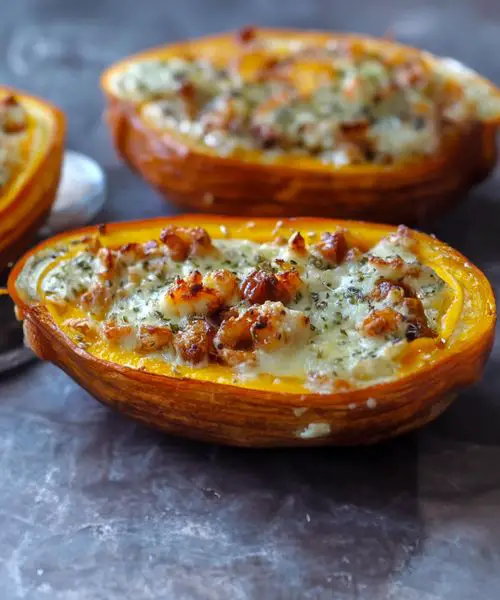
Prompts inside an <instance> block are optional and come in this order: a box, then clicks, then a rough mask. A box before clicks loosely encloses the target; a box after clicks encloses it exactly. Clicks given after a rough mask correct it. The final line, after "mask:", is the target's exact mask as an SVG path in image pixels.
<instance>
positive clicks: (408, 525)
mask: <svg viewBox="0 0 500 600" xmlns="http://www.w3.org/2000/svg"><path fill="white" fill-rule="evenodd" d="M1 6H2V16H1V19H0V56H1V57H2V59H1V60H0V81H3V82H6V83H10V84H16V85H19V86H20V87H22V88H25V89H27V90H31V91H33V92H37V93H39V94H41V95H44V96H46V97H48V98H51V99H52V100H54V101H55V102H57V103H58V104H59V105H60V106H61V107H62V108H63V109H65V110H66V111H67V113H68V116H69V120H70V125H69V140H68V144H69V146H70V147H72V148H75V149H77V150H81V151H84V152H87V153H89V154H90V155H92V156H93V157H95V158H96V159H98V160H99V161H100V162H101V163H102V164H103V165H104V167H105V168H106V170H107V173H108V177H109V183H110V198H109V202H108V204H107V207H106V209H105V211H104V212H103V214H102V215H101V217H102V219H113V220H118V219H123V218H132V217H139V216H152V215H158V214H168V213H169V212H172V209H171V208H170V207H169V206H167V205H165V204H164V203H162V202H161V201H160V200H159V198H158V197H157V195H156V194H155V193H154V192H153V191H151V190H149V189H148V188H147V186H146V185H144V184H143V183H142V182H141V181H140V180H139V179H138V178H137V177H136V176H135V175H133V174H131V173H130V172H128V171H127V169H125V168H124V167H123V166H121V165H120V164H119V162H118V161H117V160H116V158H115V157H114V154H113V152H112V150H111V148H110V144H109V141H108V137H107V135H106V131H105V128H104V126H103V125H102V123H101V112H102V108H103V104H102V98H101V94H100V92H99V90H98V87H97V85H98V74H99V72H100V70H101V69H102V68H104V67H105V66H106V65H108V64H109V63H110V62H112V61H113V60H115V59H117V58H120V57H121V56H123V55H125V54H127V53H130V52H133V51H136V50H138V49H140V48H143V47H147V46H151V45H154V44H157V43H160V42H164V41H170V40H174V39H180V38H183V37H186V36H194V35H199V34H204V33H207V32H213V31H217V30H225V29H229V28H233V27H237V26H239V25H242V24H246V23H248V22H251V23H261V24H267V25H288V26H290V25H291V26H304V27H305V26H311V27H312V26H316V27H328V28H331V29H344V30H358V31H362V32H371V33H375V34H382V33H384V31H386V30H388V29H390V30H391V31H392V32H393V33H394V34H395V35H396V37H397V38H399V39H401V40H402V41H406V42H408V43H413V44H416V45H421V46H425V47H427V48H429V49H431V50H434V51H437V52H440V53H445V54H450V55H454V56H455V57H457V58H459V59H462V60H464V61H466V62H467V63H469V64H470V65H472V66H474V67H476V68H478V69H479V70H481V71H482V72H483V73H485V74H486V75H488V76H489V77H491V78H493V79H494V80H495V81H496V82H497V83H500V62H499V61H498V55H499V50H500V6H499V5H498V3H496V2H495V0H490V1H487V0H481V1H476V2H473V1H472V0H471V1H470V2H465V1H459V0H450V1H442V2H438V3H436V4H435V5H431V4H429V3H427V2H418V3H415V2H412V1H410V0H405V1H398V0H392V1H391V0H384V1H379V2H370V1H368V0H365V1H364V2H363V1H361V0H350V1H349V2H345V3H340V2H339V3H334V2H328V1H327V0H306V1H301V2H299V1H298V0H295V2H291V1H290V2H285V1H284V0H280V1H278V0H274V1H270V0H252V1H250V0H246V1H245V2H237V1H235V0H220V1H219V2H216V1H212V2H209V1H207V0H177V1H176V2H170V1H167V0H155V1H144V0H143V2H141V3H140V2H137V1H136V0H81V1H80V2H77V1H73V2H71V1H70V0H53V1H49V0H31V1H29V0H15V1H14V0H12V1H11V0H1ZM499 191H500V181H499V179H498V177H496V178H493V179H492V180H491V181H490V182H488V183H487V184H486V185H484V186H482V187H481V188H480V189H478V190H477V191H475V192H474V193H473V194H471V195H470V197H469V199H468V201H467V202H466V203H465V204H464V205H463V206H461V207H460V208H459V209H458V210H456V211H455V212H454V213H453V214H451V215H449V216H448V217H446V219H443V220H442V222H440V223H436V224H434V225H433V229H434V231H435V232H436V233H437V234H438V235H439V236H441V237H442V238H444V239H445V240H447V241H448V242H450V243H452V244H453V245H455V246H457V247H458V248H459V249H461V250H462V251H463V252H464V253H465V254H466V255H467V256H468V257H469V258H470V259H471V260H473V261H475V262H477V263H478V265H480V266H481V267H482V268H483V269H484V270H485V271H486V272H487V274H488V275H489V276H490V278H491V279H492V281H493V283H494V284H495V286H496V289H497V291H498V289H499V286H500V237H499V227H500V200H499V198H498V196H499ZM0 327H1V324H0ZM499 350H500V348H499V346H498V345H497V346H496V347H495V349H494V351H493V355H492V358H491V360H490V363H489V366H488V368H487V371H486V375H485V377H484V379H483V381H482V382H481V383H479V384H478V385H476V386H475V387H474V388H473V389H471V390H470V391H468V392H466V393H464V394H462V395H461V397H460V399H459V400H458V401H457V402H456V404H455V405H454V406H453V407H452V408H451V409H450V410H449V411H448V412H447V413H446V414H445V415H444V416H443V417H442V418H440V419H439V420H438V421H437V422H436V423H435V424H433V425H431V426H429V427H427V428H426V429H425V430H423V431H422V432H420V433H418V434H415V435H412V436H408V437H405V438H402V439H400V440H398V441H395V442H393V443H390V444H386V445H383V446H379V447H375V448H369V449H363V450H338V449H325V450H307V451H304V450H301V451H289V450H286V451H284V450H280V451H257V452H252V451H243V450H232V449H226V448H218V447H215V446H209V445H202V444H195V443H191V442H185V441H181V440H176V439H172V438H169V437H167V436H165V435H161V434H158V433H155V432H152V431H149V430H147V429H145V428H144V427H142V426H139V425H136V424H134V423H133V422H131V421H129V420H127V419H125V418H123V417H121V416H120V415H117V414H115V413H113V412H111V411H109V410H107V409H105V408H104V407H102V406H100V405H99V404H98V403H97V402H95V401H94V400H93V399H92V398H90V397H89V396H88V395H87V394H86V393H85V392H84V391H83V390H81V389H80V388H79V387H78V386H77V385H76V384H74V383H73V382H72V381H71V380H70V379H69V378H68V377H67V376H66V375H65V374H64V373H62V372H61V371H58V370H57V369H56V368H55V367H53V366H51V365H48V364H41V363H34V364H32V365H31V366H28V367H26V368H24V369H21V370H18V371H16V372H13V373H11V374H10V375H8V376H6V377H5V376H4V377H2V378H1V379H0V599H1V600H15V599H28V600H118V599H120V600H122V599H128V598H130V599H133V600H146V599H155V600H156V599H158V600H160V599H162V600H253V599H254V598H258V599H260V600H295V599H301V600H302V599H304V600H330V599H334V600H355V599H356V600H386V599H387V600H469V599H474V600H496V599H497V598H499V597H500V469H499V464H500V398H499V396H500V351H499Z"/></svg>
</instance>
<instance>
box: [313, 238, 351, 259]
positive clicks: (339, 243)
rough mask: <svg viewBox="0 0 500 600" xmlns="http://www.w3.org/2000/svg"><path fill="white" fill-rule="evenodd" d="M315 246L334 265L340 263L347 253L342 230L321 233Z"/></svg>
mask: <svg viewBox="0 0 500 600" xmlns="http://www.w3.org/2000/svg"><path fill="white" fill-rule="evenodd" d="M315 247H316V249H317V250H318V252H319V253H320V254H321V256H322V257H323V258H324V259H325V260H327V261H328V262H330V263H332V264H334V265H340V264H341V263H342V261H343V260H344V258H345V256H346V254H347V242H346V239H345V236H344V233H343V232H342V231H336V232H335V233H329V232H325V233H322V234H321V240H320V241H319V242H318V243H317V244H316V246H315Z"/></svg>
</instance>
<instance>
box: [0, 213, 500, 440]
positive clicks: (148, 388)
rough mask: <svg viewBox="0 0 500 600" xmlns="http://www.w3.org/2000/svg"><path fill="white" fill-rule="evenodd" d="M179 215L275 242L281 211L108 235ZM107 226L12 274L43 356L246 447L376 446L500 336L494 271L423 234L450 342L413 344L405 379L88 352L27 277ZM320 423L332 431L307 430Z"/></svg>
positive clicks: (96, 386)
mask: <svg viewBox="0 0 500 600" xmlns="http://www.w3.org/2000/svg"><path fill="white" fill-rule="evenodd" d="M170 223H173V224H176V225H181V226H182V225H183V226H192V225H197V226H201V227H204V228H205V229H206V230H207V231H208V233H209V234H210V235H211V236H212V238H215V239H216V238H222V237H225V236H227V235H230V236H231V237H233V238H238V239H240V238H244V239H249V240H252V241H260V242H265V241H269V240H271V239H273V237H274V235H275V234H274V233H273V231H275V227H276V221H275V220H273V219H256V220H254V221H252V222H248V221H245V220H243V219H237V218H230V217H215V216H212V217H210V216H207V217H203V218H197V217H196V216H192V215H191V216H190V215H186V216H179V217H173V218H170V219H168V220H167V219H152V220H146V221H136V222H130V223H117V224H112V225H108V226H106V229H105V233H103V234H101V235H100V240H101V242H102V243H103V244H104V245H107V246H112V247H114V246H119V245H121V244H123V243H125V242H130V241H133V242H144V241H148V240H150V239H157V238H158V236H159V233H160V230H161V229H162V228H163V227H165V226H166V225H168V224H170ZM221 223H222V224H224V227H223V231H221V227H220V225H221ZM280 225H281V228H280V233H283V234H284V235H286V234H287V233H288V232H290V231H294V230H301V231H307V232H317V233H321V232H323V231H327V230H330V231H331V230H332V229H334V228H335V227H336V226H342V227H345V228H347V229H348V231H349V232H350V235H351V236H353V237H354V238H355V239H356V241H357V242H358V243H359V244H360V245H361V246H364V247H366V248H368V247H371V246H372V245H374V244H375V243H376V242H377V241H379V240H380V239H381V238H382V237H384V236H386V235H387V234H388V233H390V232H391V231H393V230H394V228H392V227H390V226H384V225H374V224H369V223H361V222H348V221H345V222H342V221H330V220H321V219H289V220H286V221H284V222H283V223H282V224H280ZM96 231H97V230H96V228H92V227H87V228H85V229H81V230H78V231H75V232H71V233H66V234H63V235H59V236H56V237H55V238H52V239H50V240H47V241H45V242H43V243H42V244H40V245H38V246H37V247H36V248H34V249H33V250H31V251H30V252H28V253H27V254H26V255H25V256H24V257H23V258H22V259H21V260H20V261H19V262H18V263H17V265H16V266H15V268H14V269H13V270H12V272H11V275H10V278H9V282H8V289H9V293H10V295H11V297H12V299H13V300H14V302H15V304H16V308H17V314H18V316H19V318H20V319H22V320H23V321H24V331H25V337H26V341H27V343H28V344H29V346H30V347H31V348H32V349H33V351H34V352H35V353H36V354H37V355H38V356H39V357H40V358H42V359H44V360H49V361H51V362H53V363H55V364H56V365H58V366H59V367H61V368H62V369H63V370H64V371H66V372H67V373H68V374H69V375H70V376H71V377H73V379H75V380H76V381H77V382H78V383H79V384H80V385H82V387H84V388H85V389H87V390H88V391H89V392H90V393H91V394H92V395H93V396H95V397H96V398H97V399H98V400H100V401H101V402H103V403H105V404H108V405H110V406H112V407H114V408H117V409H119V410H120V411H122V412H124V413H126V414H128V415H130V416H131V417H133V418H135V419H138V420H139V421H142V422H144V423H147V424H148V425H151V426H154V427H157V428H160V429H163V430H165V431H167V432H170V433H172V434H175V435H181V436H185V437H190V438H195V439H201V440H207V441H213V442H220V443H224V444H231V445H238V446H297V445H320V444H343V445H344V444H349V445H352V444H367V443H372V442H375V441H378V440H381V439H384V438H388V437H391V436H395V435H398V434H400V433H402V432H405V431H408V430H411V429H414V428H417V427H420V426H421V425H423V424H425V423H426V422H428V421H430V420H432V419H434V418H435V417H436V416H438V415H439V414H440V413H441V412H442V411H443V410H444V409H445V408H446V407H447V406H448V405H449V404H450V402H451V401H452V400H453V398H454V396H455V394H456V393H457V392H458V391H459V390H460V389H461V388H463V387H464V386H468V385H470V384H471V383H473V382H474V381H475V380H476V379H477V378H478V377H479V376H480V375H481V372H482V369H483V366H484V363H485V361H486V359H487V356H488V354H489V352H490V349H491V346H492V343H493V336H494V325H495V319H496V316H495V301H494V297H493V292H492V290H491V287H490V284H489V283H488V281H487V279H486V278H485V276H484V275H483V274H482V273H481V272H480V271H479V270H478V269H477V268H476V267H474V266H473V265H471V264H470V263H469V262H467V260H466V259H465V258H464V257H463V256H462V255H460V254H459V253H458V252H457V251H455V250H453V249H452V248H450V247H448V246H447V245H446V244H444V243H442V242H440V241H438V240H436V239H434V238H433V237H430V236H427V235H425V234H422V233H416V232H415V233H414V235H415V236H416V238H417V240H418V247H419V251H418V258H419V260H420V261H421V262H423V263H424V264H427V265H429V266H431V267H432V268H433V269H434V270H435V271H436V272H437V273H438V275H439V276H440V277H441V278H442V279H444V280H445V281H446V283H447V284H448V286H449V289H450V299H449V302H448V305H447V308H446V311H445V313H444V314H443V316H442V320H441V330H440V331H439V335H440V338H441V340H442V341H441V342H439V343H436V342H435V341H433V340H430V339H420V340H416V341H414V342H412V343H410V345H409V350H408V352H407V356H406V357H405V359H404V360H403V364H402V366H401V371H400V374H399V376H398V377H397V378H395V379H393V380H390V381H388V382H383V383H378V384H374V385H369V386H368V387H364V388H360V389H353V390H348V391H340V392H336V393H332V394H320V393H312V392H311V391H310V390H308V389H306V388H305V387H304V386H303V383H302V382H301V381H300V380H295V379H293V378H280V380H279V382H277V381H276V380H275V379H274V378H273V377H270V376H267V375H263V376H261V377H259V378H258V379H255V380H250V381H244V380H243V381H238V382H237V383H234V382H233V372H232V370H231V369H229V368H228V367H223V366H220V365H209V366H207V367H203V368H192V367H187V366H186V367H179V368H172V367H171V365H169V364H167V363H165V362H164V361H159V360H158V359H153V358H146V359H144V358H142V360H141V357H139V356H138V355H134V354H133V353H132V352H126V351H124V350H116V349H113V350H111V349H110V347H109V346H107V345H106V344H105V343H104V342H99V341H98V342H96V343H95V344H93V345H92V346H90V347H87V348H84V347H81V346H79V345H78V343H76V342H75V341H74V339H73V338H72V337H71V335H70V334H69V333H68V332H67V331H66V330H65V329H64V326H62V325H61V321H62V320H64V319H63V318H62V317H61V316H60V315H59V314H58V311H57V310H55V309H54V308H53V307H51V306H49V305H48V304H46V303H44V302H43V301H30V300H29V299H28V298H27V296H26V294H25V293H24V292H23V290H22V289H20V288H19V286H18V283H19V276H20V274H21V272H22V269H23V267H24V266H25V264H26V261H27V260H28V259H29V258H30V257H32V256H35V255H37V254H38V253H39V252H41V251H44V250H47V249H53V248H56V247H57V246H58V245H61V244H63V245H66V244H68V243H69V242H75V244H74V245H73V246H69V247H72V248H75V249H78V242H77V241H78V240H80V239H82V238H84V237H85V236H88V235H89V234H95V233H96ZM41 277H42V278H43V274H42V275H41ZM67 316H68V315H67V314H66V315H65V318H67ZM318 427H319V429H318ZM311 428H312V429H311ZM310 430H311V431H313V432H314V431H319V432H320V434H318V435H317V436H314V435H313V436H311V437H310V436H308V435H307V434H304V431H306V432H307V431H310Z"/></svg>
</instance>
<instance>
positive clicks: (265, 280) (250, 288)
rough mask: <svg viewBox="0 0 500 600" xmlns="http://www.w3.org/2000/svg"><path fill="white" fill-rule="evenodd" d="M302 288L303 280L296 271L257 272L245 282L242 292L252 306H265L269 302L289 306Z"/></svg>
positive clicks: (251, 274)
mask: <svg viewBox="0 0 500 600" xmlns="http://www.w3.org/2000/svg"><path fill="white" fill-rule="evenodd" d="M301 287H302V280H301V278H300V275H299V274H298V272H297V271H296V270H290V271H285V272H284V273H279V274H275V273H270V272H268V271H264V270H256V271H252V273H250V275H249V276H248V277H247V278H246V279H244V280H243V283H242V284H241V288H240V290H241V297H242V298H243V299H244V300H247V301H248V302H249V303H250V304H264V302H266V301H267V300H272V301H278V302H283V303H284V304H288V303H289V302H291V301H292V300H293V299H294V298H295V296H296V295H297V293H298V292H299V290H300V288H301Z"/></svg>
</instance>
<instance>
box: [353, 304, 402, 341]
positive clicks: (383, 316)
mask: <svg viewBox="0 0 500 600" xmlns="http://www.w3.org/2000/svg"><path fill="white" fill-rule="evenodd" d="M401 320H402V317H401V315H400V314H399V313H398V312H396V311H395V310H394V309H393V308H382V309H380V310H374V311H372V312H371V313H370V314H369V315H368V316H367V317H366V318H365V319H364V321H363V322H362V323H361V327H360V330H361V333H363V335H366V336H368V337H377V336H381V335H389V334H391V333H394V332H395V331H396V330H397V329H398V327H399V326H400V324H401Z"/></svg>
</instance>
